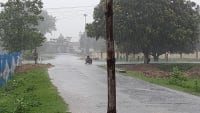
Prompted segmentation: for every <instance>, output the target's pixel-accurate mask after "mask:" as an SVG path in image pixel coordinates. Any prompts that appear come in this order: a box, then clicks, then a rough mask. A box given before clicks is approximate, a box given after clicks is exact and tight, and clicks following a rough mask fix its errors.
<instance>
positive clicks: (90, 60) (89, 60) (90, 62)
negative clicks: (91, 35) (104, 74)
mask: <svg viewBox="0 0 200 113" xmlns="http://www.w3.org/2000/svg"><path fill="white" fill-rule="evenodd" d="M85 64H92V59H91V58H90V56H87V58H86V59H85Z"/></svg>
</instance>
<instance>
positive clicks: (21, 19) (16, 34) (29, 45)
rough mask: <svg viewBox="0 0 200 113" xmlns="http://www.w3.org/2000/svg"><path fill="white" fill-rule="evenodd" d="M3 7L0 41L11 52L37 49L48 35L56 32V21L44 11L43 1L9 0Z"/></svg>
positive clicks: (0, 20) (0, 22) (2, 4)
mask: <svg viewBox="0 0 200 113" xmlns="http://www.w3.org/2000/svg"><path fill="white" fill-rule="evenodd" d="M1 7H2V11H1V13H0V40H1V41H2V42H3V45H2V46H3V47H4V48H5V49H6V50H8V51H9V52H13V51H22V50H33V49H36V48H37V47H38V46H41V44H42V43H43V42H44V41H45V39H46V38H45V34H46V33H50V32H51V31H52V30H56V28H55V21H56V20H55V18H54V17H53V16H50V15H48V13H47V12H46V11H44V10H42V8H43V3H42V1H41V0H8V1H7V2H6V3H1Z"/></svg>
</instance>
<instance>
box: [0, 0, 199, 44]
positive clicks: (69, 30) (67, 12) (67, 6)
mask: <svg viewBox="0 0 200 113" xmlns="http://www.w3.org/2000/svg"><path fill="white" fill-rule="evenodd" d="M5 1H7V0H0V2H5ZM42 1H43V3H44V9H46V10H47V11H48V12H49V14H51V15H53V16H54V17H56V19H57V22H56V28H57V31H55V32H53V33H52V34H51V35H50V34H49V35H47V38H48V39H50V38H57V37H58V36H59V35H60V34H63V35H64V36H65V37H67V36H69V37H72V41H78V40H79V32H83V31H84V26H85V17H84V16H83V15H84V14H87V17H86V20H87V23H90V22H92V21H93V10H94V7H95V6H96V5H97V4H98V3H99V1H100V0H42ZM192 1H195V2H196V3H198V4H200V0H192Z"/></svg>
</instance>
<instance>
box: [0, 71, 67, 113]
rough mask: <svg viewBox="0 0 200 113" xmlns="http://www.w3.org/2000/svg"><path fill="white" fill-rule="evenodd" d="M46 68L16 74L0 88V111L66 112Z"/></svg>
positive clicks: (7, 112) (0, 112)
mask: <svg viewBox="0 0 200 113" xmlns="http://www.w3.org/2000/svg"><path fill="white" fill-rule="evenodd" d="M66 110H67V105H66V104H65V103H64V101H63V99H62V98H61V97H60V96H59V95H58V93H57V90H56V88H55V87H54V86H53V85H52V84H51V82H50V79H49V77H48V73H47V70H46V69H40V70H34V71H31V72H28V73H24V74H17V75H15V76H14V77H13V79H12V80H10V81H9V82H8V84H7V85H5V86H4V87H2V88H0V113H66Z"/></svg>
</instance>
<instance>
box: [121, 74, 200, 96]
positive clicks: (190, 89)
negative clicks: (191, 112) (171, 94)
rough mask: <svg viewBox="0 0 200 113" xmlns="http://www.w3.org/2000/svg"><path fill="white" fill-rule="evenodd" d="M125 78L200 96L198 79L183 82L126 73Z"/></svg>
mask: <svg viewBox="0 0 200 113" xmlns="http://www.w3.org/2000/svg"><path fill="white" fill-rule="evenodd" d="M124 75H125V76H130V77H134V78H138V79H141V80H144V81H147V82H150V83H153V84H157V85H161V86H164V87H168V88H170V89H174V90H178V91H183V92H187V93H190V94H193V95H197V96H200V79H199V78H198V79H197V78H185V80H182V81H181V80H179V79H176V80H175V79H174V78H172V77H170V78H150V77H146V76H144V75H142V74H138V73H135V72H127V73H126V74H124Z"/></svg>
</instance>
